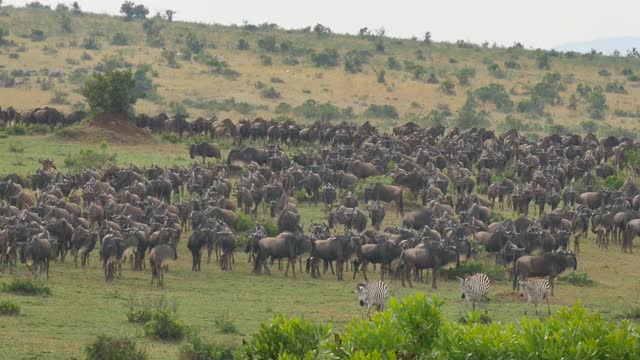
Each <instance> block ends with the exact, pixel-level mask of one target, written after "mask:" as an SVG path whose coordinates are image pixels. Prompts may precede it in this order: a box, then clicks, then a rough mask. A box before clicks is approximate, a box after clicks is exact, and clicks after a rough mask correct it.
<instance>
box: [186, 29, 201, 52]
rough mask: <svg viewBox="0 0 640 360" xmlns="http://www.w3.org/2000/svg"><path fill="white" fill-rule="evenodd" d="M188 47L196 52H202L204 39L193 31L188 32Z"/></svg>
mask: <svg viewBox="0 0 640 360" xmlns="http://www.w3.org/2000/svg"><path fill="white" fill-rule="evenodd" d="M186 44H187V48H188V49H189V51H191V52H192V53H194V54H200V53H201V52H202V50H203V49H204V46H205V43H204V40H201V39H200V38H198V36H197V35H196V34H194V33H192V32H190V33H188V34H187V40H186Z"/></svg>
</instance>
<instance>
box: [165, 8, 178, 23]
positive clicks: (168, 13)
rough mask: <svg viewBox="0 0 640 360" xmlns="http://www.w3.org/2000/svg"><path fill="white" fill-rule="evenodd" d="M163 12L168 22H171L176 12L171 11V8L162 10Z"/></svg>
mask: <svg viewBox="0 0 640 360" xmlns="http://www.w3.org/2000/svg"><path fill="white" fill-rule="evenodd" d="M164 14H165V15H166V16H167V20H168V21H169V22H173V15H175V14H176V12H175V11H173V10H167V11H165V12H164Z"/></svg>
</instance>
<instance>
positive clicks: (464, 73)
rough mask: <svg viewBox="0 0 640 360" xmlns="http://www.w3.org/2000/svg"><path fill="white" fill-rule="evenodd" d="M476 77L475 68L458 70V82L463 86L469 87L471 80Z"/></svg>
mask: <svg viewBox="0 0 640 360" xmlns="http://www.w3.org/2000/svg"><path fill="white" fill-rule="evenodd" d="M475 76H476V69H474V68H463V69H460V70H458V72H457V73H456V77H457V78H458V82H459V83H460V85H462V86H467V85H469V80H470V79H471V78H473V77H475Z"/></svg>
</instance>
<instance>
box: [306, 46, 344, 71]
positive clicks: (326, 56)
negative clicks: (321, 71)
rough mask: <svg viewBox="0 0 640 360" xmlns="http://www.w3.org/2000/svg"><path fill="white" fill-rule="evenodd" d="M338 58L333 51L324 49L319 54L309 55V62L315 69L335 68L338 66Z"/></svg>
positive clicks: (336, 52) (336, 53)
mask: <svg viewBox="0 0 640 360" xmlns="http://www.w3.org/2000/svg"><path fill="white" fill-rule="evenodd" d="M339 58H340V56H339V55H338V51H337V50H335V49H324V50H323V51H321V52H317V53H314V54H311V62H313V65H315V66H316V67H335V66H338V60H339Z"/></svg>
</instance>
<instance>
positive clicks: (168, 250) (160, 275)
mask: <svg viewBox="0 0 640 360" xmlns="http://www.w3.org/2000/svg"><path fill="white" fill-rule="evenodd" d="M176 260H178V251H177V250H176V246H175V244H168V245H157V246H156V247H154V248H153V249H152V250H151V253H150V254H149V267H150V268H151V285H153V280H154V279H155V280H156V284H157V286H158V287H164V272H165V271H167V270H168V269H169V263H171V262H172V261H176Z"/></svg>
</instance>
